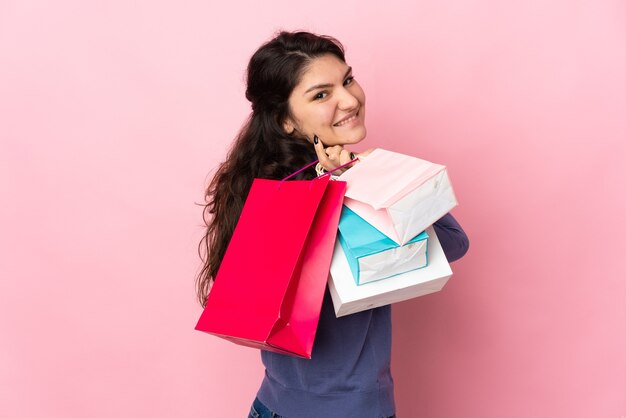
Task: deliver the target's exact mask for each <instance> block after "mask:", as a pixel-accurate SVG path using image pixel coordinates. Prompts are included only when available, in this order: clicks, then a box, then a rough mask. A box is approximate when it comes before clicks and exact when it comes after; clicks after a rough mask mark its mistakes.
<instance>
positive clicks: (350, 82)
mask: <svg viewBox="0 0 626 418" xmlns="http://www.w3.org/2000/svg"><path fill="white" fill-rule="evenodd" d="M353 81H354V76H353V75H351V76H350V77H348V78H346V81H344V82H343V85H344V86H349V85H350V84H352V82H353Z"/></svg>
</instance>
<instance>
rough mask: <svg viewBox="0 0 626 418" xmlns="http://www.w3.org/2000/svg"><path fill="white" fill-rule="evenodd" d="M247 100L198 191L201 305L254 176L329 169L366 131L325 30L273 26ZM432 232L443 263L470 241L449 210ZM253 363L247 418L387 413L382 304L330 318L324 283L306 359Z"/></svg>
mask: <svg viewBox="0 0 626 418" xmlns="http://www.w3.org/2000/svg"><path fill="white" fill-rule="evenodd" d="M246 98H247V99H248V100H249V101H250V102H251V104H252V114H251V116H250V117H249V119H248V121H247V123H246V124H245V125H244V127H243V128H242V130H241V132H240V133H239V135H238V137H237V139H236V140H235V142H234V144H233V146H232V148H231V150H230V152H229V154H228V157H227V158H226V161H225V162H224V163H222V164H221V166H220V167H219V169H218V171H217V172H216V174H215V176H214V178H213V180H212V181H211V184H210V185H209V187H208V189H207V192H206V200H207V205H206V207H205V215H206V217H205V219H207V218H210V219H208V221H207V231H206V235H205V237H204V238H203V240H202V242H201V249H202V250H203V252H204V253H205V254H206V259H205V265H204V268H203V269H202V271H201V273H200V275H199V277H198V283H197V284H198V296H199V299H200V302H201V303H202V305H203V306H204V305H205V304H206V299H207V295H208V292H209V288H210V283H211V281H212V280H213V278H214V277H215V276H216V274H217V270H218V268H219V266H220V262H221V259H222V257H223V256H224V252H225V251H226V247H227V245H228V242H229V240H230V237H231V235H232V233H233V230H234V228H235V225H236V224H237V220H238V218H239V215H240V213H241V209H242V207H243V203H244V201H245V199H246V196H247V194H248V191H249V189H250V186H251V184H252V181H253V179H254V178H255V177H258V178H268V179H282V178H284V177H286V176H288V175H289V174H291V173H293V172H295V171H297V170H298V169H300V168H301V167H303V166H305V165H307V164H308V163H310V162H311V161H314V160H316V159H319V161H320V166H321V168H323V169H325V170H332V169H334V168H336V167H339V166H341V165H344V164H346V163H348V162H350V161H351V160H352V159H354V154H353V153H352V152H350V150H349V149H348V148H347V147H348V146H350V145H352V144H356V143H358V142H360V141H361V140H362V139H363V138H365V135H366V128H365V110H366V107H365V94H364V92H363V89H362V88H361V86H360V85H359V83H358V82H357V80H356V79H355V78H354V75H353V74H352V68H351V67H350V66H349V65H348V64H347V63H346V61H345V57H344V51H343V47H342V46H341V44H340V43H339V42H338V41H337V40H336V39H334V38H331V37H328V36H318V35H314V34H311V33H308V32H294V33H290V32H281V33H280V34H278V35H277V36H276V37H275V38H274V39H272V40H271V41H269V42H267V43H265V44H264V45H262V46H261V47H260V48H259V49H258V50H257V51H256V52H255V53H254V54H253V56H252V58H251V59H250V62H249V64H248V71H247V90H246ZM315 175H316V173H315V170H314V169H310V170H307V171H305V172H303V173H302V174H300V175H298V176H297V177H296V178H298V179H310V178H313V177H314V176H315ZM435 230H436V232H437V235H438V237H439V240H440V241H441V244H442V246H443V249H444V251H445V253H446V256H447V257H448V260H449V261H454V260H456V259H458V258H460V257H462V256H463V255H464V254H465V252H466V251H467V248H468V245H469V241H468V239H467V237H466V235H465V233H464V232H463V230H462V229H461V227H460V226H459V224H458V223H457V222H456V220H455V219H454V218H453V217H452V216H451V215H450V214H448V215H446V216H444V217H443V218H441V219H440V220H439V221H437V223H436V224H435ZM260 303H262V302H261V301H260ZM261 359H262V361H263V364H264V365H265V369H266V373H265V378H264V379H263V382H262V383H261V387H260V389H259V391H258V394H257V398H256V399H255V400H254V402H253V405H252V408H251V411H250V415H249V416H250V417H253V418H256V417H263V418H264V417H288V418H353V417H355V418H356V417H358V418H369V417H371V418H381V417H391V416H394V414H395V405H394V396H393V379H392V377H391V371H390V362H391V308H390V306H384V307H380V308H376V309H371V310H368V311H364V312H359V313H356V314H352V315H348V316H345V317H341V318H336V317H335V313H334V310H333V307H332V301H331V299H330V295H329V293H328V289H327V290H326V294H325V296H324V301H323V304H322V310H321V315H320V320H319V325H318V330H317V334H316V338H315V344H314V346H313V353H312V358H311V359H310V360H307V359H301V358H296V357H292V356H287V355H282V354H277V353H272V352H268V351H261Z"/></svg>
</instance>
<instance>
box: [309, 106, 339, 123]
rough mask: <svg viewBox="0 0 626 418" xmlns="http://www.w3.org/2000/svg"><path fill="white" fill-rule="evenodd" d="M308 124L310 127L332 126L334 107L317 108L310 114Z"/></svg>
mask: <svg viewBox="0 0 626 418" xmlns="http://www.w3.org/2000/svg"><path fill="white" fill-rule="evenodd" d="M308 116H309V118H308V124H309V125H310V126H328V125H332V123H333V120H334V117H335V113H334V111H333V108H332V106H316V107H315V108H314V109H311V111H310V112H309V114H308Z"/></svg>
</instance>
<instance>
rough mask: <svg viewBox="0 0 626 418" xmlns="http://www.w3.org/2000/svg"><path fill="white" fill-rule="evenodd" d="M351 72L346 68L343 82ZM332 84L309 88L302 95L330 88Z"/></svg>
mask: <svg viewBox="0 0 626 418" xmlns="http://www.w3.org/2000/svg"><path fill="white" fill-rule="evenodd" d="M351 72H352V67H348V71H346V75H344V76H343V78H344V80H345V79H346V78H347V77H348V74H350V73H351ZM332 86H333V85H332V84H329V83H326V84H316V85H314V86H313V87H310V88H309V89H308V90H307V91H305V92H304V93H303V94H302V95H303V96H304V95H305V94H307V93H308V92H310V91H312V90H317V89H323V88H328V87H332Z"/></svg>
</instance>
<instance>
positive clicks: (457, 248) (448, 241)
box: [434, 213, 469, 262]
mask: <svg viewBox="0 0 626 418" xmlns="http://www.w3.org/2000/svg"><path fill="white" fill-rule="evenodd" d="M434 228H435V232H436V233H437V238H439V242H440V243H441V247H442V248H443V252H444V253H445V254H446V258H447V259H448V261H449V262H453V261H456V260H458V259H459V258H461V257H463V256H464V255H465V253H466V252H467V250H468V248H469V238H468V237H467V235H466V234H465V231H463V228H461V225H459V223H458V222H457V221H456V219H454V217H453V216H452V215H451V214H450V213H448V214H446V215H444V216H443V217H442V218H441V219H439V220H438V221H437V222H435V224H434Z"/></svg>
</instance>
